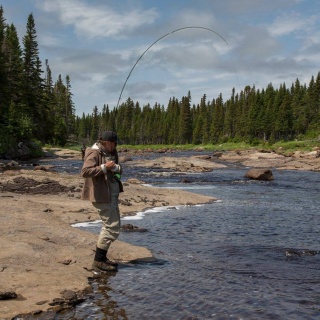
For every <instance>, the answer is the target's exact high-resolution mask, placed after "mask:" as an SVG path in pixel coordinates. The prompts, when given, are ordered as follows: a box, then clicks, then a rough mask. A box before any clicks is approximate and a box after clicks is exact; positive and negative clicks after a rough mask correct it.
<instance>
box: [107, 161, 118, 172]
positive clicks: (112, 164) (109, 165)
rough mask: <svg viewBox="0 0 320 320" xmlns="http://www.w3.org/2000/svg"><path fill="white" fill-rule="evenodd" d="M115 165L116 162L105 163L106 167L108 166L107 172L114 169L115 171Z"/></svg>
mask: <svg viewBox="0 0 320 320" xmlns="http://www.w3.org/2000/svg"><path fill="white" fill-rule="evenodd" d="M115 165H116V164H115V163H114V161H107V162H106V163H105V166H106V169H107V170H112V169H114V167H115Z"/></svg>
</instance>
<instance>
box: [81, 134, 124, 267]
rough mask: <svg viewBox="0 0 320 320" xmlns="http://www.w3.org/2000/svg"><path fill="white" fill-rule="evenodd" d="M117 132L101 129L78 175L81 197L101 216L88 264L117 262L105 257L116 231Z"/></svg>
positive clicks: (117, 232)
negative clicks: (96, 238)
mask: <svg viewBox="0 0 320 320" xmlns="http://www.w3.org/2000/svg"><path fill="white" fill-rule="evenodd" d="M117 140H118V137H117V134H116V133H115V132H113V131H104V132H103V133H102V135H101V138H100V139H99V140H98V141H97V142H96V143H95V144H94V145H93V146H92V147H91V148H87V149H86V153H85V157H84V163H83V166H82V170H81V176H82V177H83V178H84V186H83V189H82V194H81V199H82V200H89V201H91V202H92V205H93V206H94V207H95V208H96V209H97V211H98V213H99V215H100V218H101V220H102V228H101V231H100V235H99V237H98V241H97V246H96V253H95V257H94V261H93V263H92V268H93V269H94V270H95V271H117V269H118V264H117V263H115V262H112V261H110V260H109V259H108V258H107V252H108V249H109V247H110V245H111V243H112V242H113V241H115V240H116V239H117V238H118V236H119V233H120V213H119V192H122V191H123V186H122V183H121V181H120V179H121V172H122V170H121V166H120V165H119V164H118V161H119V159H118V152H117V149H116V148H117Z"/></svg>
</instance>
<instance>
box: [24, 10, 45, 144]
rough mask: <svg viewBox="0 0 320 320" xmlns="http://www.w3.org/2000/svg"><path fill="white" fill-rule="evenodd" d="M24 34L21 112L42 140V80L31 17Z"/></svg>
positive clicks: (43, 132)
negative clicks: (22, 101)
mask: <svg viewBox="0 0 320 320" xmlns="http://www.w3.org/2000/svg"><path fill="white" fill-rule="evenodd" d="M26 29H27V30H26V34H25V36H24V37H23V44H24V50H23V64H24V91H23V95H24V108H23V109H22V110H21V112H22V113H23V114H24V115H25V116H26V117H27V118H28V119H30V120H31V121H32V124H33V126H32V128H31V129H32V132H33V135H34V136H35V137H37V138H38V139H39V140H41V141H43V140H44V135H45V128H46V124H45V121H43V115H44V113H45V112H43V107H44V104H43V79H42V77H41V73H42V70H41V61H40V59H39V50H38V42H37V40H36V39H37V34H36V29H35V23H34V19H33V15H32V14H30V15H29V17H28V22H27V28H26Z"/></svg>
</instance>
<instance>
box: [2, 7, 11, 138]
mask: <svg viewBox="0 0 320 320" xmlns="http://www.w3.org/2000/svg"><path fill="white" fill-rule="evenodd" d="M3 13H4V12H3V7H2V5H1V6H0V135H1V136H3V134H4V132H5V125H7V118H8V113H9V99H8V94H9V92H8V91H9V89H8V88H7V83H8V82H7V69H6V56H5V50H4V45H5V32H6V28H7V25H6V23H5V21H6V20H5V18H4V16H3Z"/></svg>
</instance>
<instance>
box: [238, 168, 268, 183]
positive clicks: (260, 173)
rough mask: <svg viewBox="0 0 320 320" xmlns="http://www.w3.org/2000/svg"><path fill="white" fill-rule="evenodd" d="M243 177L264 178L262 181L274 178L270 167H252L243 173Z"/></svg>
mask: <svg viewBox="0 0 320 320" xmlns="http://www.w3.org/2000/svg"><path fill="white" fill-rule="evenodd" d="M244 177H245V178H249V179H253V180H264V181H272V180H274V177H273V174H272V171H271V170H270V169H258V168H253V169H250V170H248V171H247V173H246V174H245V175H244Z"/></svg>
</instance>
